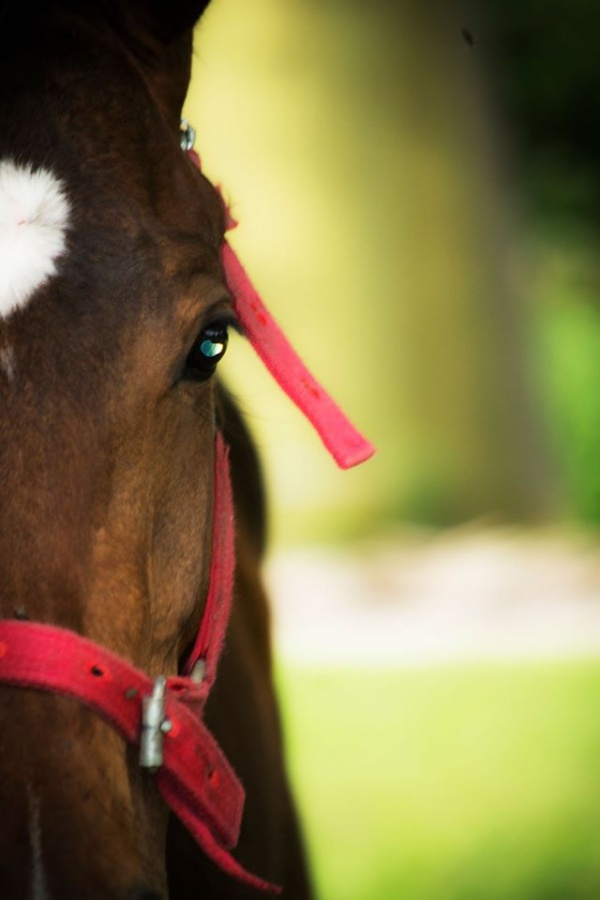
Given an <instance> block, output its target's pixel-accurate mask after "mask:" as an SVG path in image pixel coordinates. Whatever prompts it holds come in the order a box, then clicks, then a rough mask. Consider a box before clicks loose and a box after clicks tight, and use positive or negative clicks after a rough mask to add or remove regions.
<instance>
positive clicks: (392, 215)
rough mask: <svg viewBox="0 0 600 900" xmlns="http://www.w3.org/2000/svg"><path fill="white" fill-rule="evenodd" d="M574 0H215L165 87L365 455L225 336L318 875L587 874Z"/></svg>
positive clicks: (584, 381) (597, 230)
mask: <svg viewBox="0 0 600 900" xmlns="http://www.w3.org/2000/svg"><path fill="white" fill-rule="evenodd" d="M599 34H600V4H598V3H597V2H596V0H544V2H543V3H542V2H539V0H480V2H476V0H473V2H472V3H471V4H470V5H468V4H463V3H461V2H458V0H429V2H427V3H423V2H422V0H372V2H371V3H369V4H366V3H363V2H358V0H304V2H302V3H300V2H299V0H253V2H252V3H248V2H247V0H214V4H213V5H212V6H211V7H210V8H209V11H208V12H207V14H206V16H205V18H204V20H203V22H202V23H201V27H200V28H199V29H198V34H197V37H196V56H195V66H194V78H193V82H192V88H191V91H190V95H189V98H188V103H187V108H186V114H187V116H188V118H189V119H190V120H191V122H192V123H193V124H194V126H195V127H196V130H197V134H198V138H197V149H198V150H199V151H200V153H201V155H202V159H203V165H204V168H205V170H206V171H207V173H208V174H209V175H210V177H211V178H212V179H213V180H214V181H216V182H221V183H222V184H223V186H224V189H225V192H226V194H227V196H228V197H229V199H230V200H231V202H232V205H233V209H234V213H235V215H236V217H237V218H238V219H239V220H240V223H241V224H240V227H239V228H238V229H237V231H236V232H235V233H234V234H233V235H232V241H233V242H234V244H235V246H236V248H237V250H238V252H239V253H240V255H241V257H242V259H243V260H244V262H245V264H246V266H247V268H248V269H249V270H250V272H251V274H252V276H253V278H254V281H255V282H256V284H257V286H258V287H259V288H260V290H261V292H262V293H263V296H264V297H265V299H266V301H267V302H268V304H269V306H270V308H271V309H272V311H273V312H274V313H275V315H276V316H277V318H278V319H279V321H280V322H281V324H282V325H283V327H284V329H285V330H286V331H287V333H288V334H289V335H291V336H292V337H293V339H294V342H295V344H296V346H297V348H298V349H299V350H300V352H301V353H302V355H303V357H304V358H305V360H306V361H307V362H308V363H309V365H310V367H311V368H312V369H313V371H314V372H315V373H316V374H317V376H318V377H319V378H320V379H321V380H322V381H323V383H324V384H325V385H326V386H327V387H328V389H330V391H331V392H332V393H333V394H334V396H335V397H336V398H337V399H338V400H339V401H340V402H341V404H342V406H343V407H344V408H345V409H346V410H347V411H348V413H349V414H350V415H351V417H352V418H353V419H354V421H355V422H356V423H357V424H358V425H359V426H360V427H361V429H362V430H363V431H365V432H366V433H367V434H368V436H369V437H370V438H371V439H372V440H373V441H374V442H375V443H376V444H377V446H378V454H377V456H376V457H375V458H374V459H373V460H371V461H370V462H369V463H367V464H366V465H364V466H363V467H361V468H360V469H358V470H355V471H351V472H345V473H342V472H338V471H337V470H336V469H335V467H334V465H333V463H332V462H331V461H330V459H329V458H328V456H327V454H326V453H325V452H324V451H323V448H322V447H321V445H320V444H319V441H318V439H317V438H316V437H315V436H314V435H313V434H312V432H311V430H310V428H309V426H308V425H307V424H306V423H305V422H304V421H303V419H302V417H301V416H300V415H299V414H298V413H297V411H296V410H295V409H293V407H292V406H291V404H290V403H289V401H287V400H286V399H285V398H284V397H283V396H282V395H281V394H280V392H279V390H278V388H277V386H276V385H275V384H274V383H273V382H272V380H271V379H270V378H269V376H268V375H267V374H266V373H265V372H264V371H263V370H262V368H261V366H260V364H259V362H258V360H257V359H256V358H255V357H254V355H253V352H252V350H251V349H250V348H248V347H247V346H245V345H244V343H243V341H241V340H234V341H232V347H231V352H230V353H229V354H228V357H227V360H226V362H225V363H224V365H223V371H224V372H225V374H226V377H227V378H228V380H229V382H230V384H231V385H232V386H233V388H234V390H235V392H236V393H237V395H238V396H239V398H240V402H241V405H242V407H243V409H244V410H245V412H246V415H247V418H248V420H249V423H250V425H251V427H252V429H253V431H254V433H255V436H256V439H257V442H258V444H259V446H260V448H261V452H262V455H263V459H264V460H265V466H266V473H267V480H268V483H269V488H270V496H271V531H272V541H271V546H272V555H271V557H270V561H269V566H268V577H269V581H270V584H271V589H272V593H273V597H274V619H275V629H276V636H277V641H278V678H279V685H280V692H281V695H282V698H283V702H284V715H285V723H286V734H287V742H288V747H289V753H290V758H291V763H292V770H293V775H294V780H295V783H296V790H297V794H298V797H299V801H300V805H301V809H302V814H303V819H304V822H305V829H306V834H307V842H308V845H309V849H310V852H311V857H312V859H313V868H314V872H315V879H316V883H317V887H318V892H319V897H320V898H321V900H371V898H377V900H392V898H403V900H442V898H443V900H526V898H527V900H593V898H598V897H600V776H599V774H598V772H599V767H598V759H599V755H600V715H599V701H600V662H599V660H600V559H599V556H598V547H599V542H598V536H597V528H598V524H599V523H600V396H599V395H600V266H599V263H598V260H599V258H600V257H599V255H598V249H599V244H600V123H599V122H598V119H599V118H600V113H599V110H600V104H599V102H598V97H599V96H600V65H599V64H598V35H599Z"/></svg>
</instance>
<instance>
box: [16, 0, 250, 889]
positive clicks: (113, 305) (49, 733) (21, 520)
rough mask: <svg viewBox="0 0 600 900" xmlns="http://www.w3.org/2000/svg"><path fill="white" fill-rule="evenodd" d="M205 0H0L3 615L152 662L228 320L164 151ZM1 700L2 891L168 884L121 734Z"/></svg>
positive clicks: (180, 620) (175, 656) (197, 485)
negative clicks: (34, 8) (30, 2)
mask: <svg viewBox="0 0 600 900" xmlns="http://www.w3.org/2000/svg"><path fill="white" fill-rule="evenodd" d="M206 5H207V3H205V2H199V0H195V2H185V0H168V2H167V0H145V2H142V0H140V2H135V0H131V2H129V3H119V2H110V0H108V2H99V0H98V2H94V0H89V2H88V0H86V2H83V0H64V2H58V0H57V2H49V3H48V4H46V6H45V7H44V9H43V10H42V9H41V7H40V10H41V11H39V12H37V13H36V17H35V18H32V14H31V10H30V9H29V8H27V7H25V8H24V5H23V4H21V3H18V2H14V0H9V2H6V3H4V4H2V5H1V6H0V45H1V54H0V56H1V60H2V62H1V76H0V122H1V127H0V573H1V580H0V617H1V618H2V619H4V620H8V619H16V620H24V621H30V622H36V623H42V624H48V625H52V626H59V627H60V628H63V629H68V630H70V631H73V632H75V633H77V634H81V635H85V636H86V637H87V638H88V639H90V640H91V641H93V642H95V643H97V644H98V645H101V646H102V647H105V648H108V650H109V651H112V652H113V653H114V654H118V655H119V657H122V658H124V659H126V660H128V661H129V662H130V663H131V664H132V665H133V666H135V667H137V668H138V669H139V670H143V671H144V672H145V673H147V674H148V675H149V676H150V677H155V676H158V675H163V674H164V675H167V676H177V674H178V673H179V672H180V671H181V666H182V664H183V662H182V661H183V660H184V659H185V656H186V652H187V651H188V650H189V647H190V645H191V644H192V643H193V641H194V638H195V635H196V633H197V630H198V626H199V622H200V619H201V616H202V611H203V606H204V601H205V598H206V596H207V592H208V587H209V573H210V563H211V543H212V528H211V523H212V517H213V505H214V504H213V483H214V472H215V433H216V428H217V419H218V416H219V414H220V413H219V408H221V410H222V407H223V401H219V399H218V396H217V391H216V387H215V378H214V374H215V372H216V369H217V366H218V362H219V360H220V358H221V357H222V355H223V353H224V350H225V347H226V344H227V329H228V327H229V326H230V325H231V324H234V323H235V317H234V313H233V309H232V305H231V300H230V297H229V294H228V291H227V289H226V286H225V282H224V278H223V272H222V265H221V260H220V246H221V243H222V240H223V234H224V229H225V224H226V220H225V210H224V207H223V203H222V200H221V198H220V196H219V194H218V193H217V191H216V190H215V189H214V188H213V186H212V185H211V184H210V183H209V182H208V181H207V180H206V179H205V178H204V177H203V175H202V174H201V173H200V172H199V170H198V169H197V167H196V166H194V165H193V163H192V161H191V160H190V159H189V158H188V156H187V155H186V154H185V153H184V152H182V149H181V147H180V124H179V123H180V115H181V106H182V103H183V100H184V97H185V92H186V89H187V85H188V80H189V72H190V59H191V29H192V27H193V25H194V23H195V22H196V21H197V20H198V19H199V17H200V15H201V14H202V12H203V10H204V8H205V7H206ZM221 414H222V412H221ZM1 651H2V647H1V645H0V652H1ZM58 665H60V662H59V663H58ZM0 718H1V721H2V728H1V730H0V793H1V795H2V816H1V819H2V821H1V822H0V896H2V897H3V898H6V900H20V898H27V897H33V898H36V900H37V898H42V900H43V898H49V897H52V898H54V900H56V898H71V897H72V898H75V897H77V898H83V897H85V898H90V900H94V898H115V900H117V898H123V900H124V898H137V897H154V896H156V897H163V896H166V872H165V862H164V860H165V834H166V824H167V807H166V806H165V804H164V802H163V801H162V799H161V797H160V795H159V792H158V791H157V788H156V784H155V782H154V780H153V778H152V777H150V776H148V774H147V773H145V772H143V771H141V770H140V768H139V765H138V760H137V755H136V753H134V752H133V751H132V749H131V748H130V747H128V746H127V744H126V743H125V742H124V740H123V739H122V737H121V736H120V735H119V734H118V733H116V732H115V730H114V729H113V728H111V727H109V725H108V724H106V723H105V722H104V721H103V719H102V718H101V717H99V716H98V715H96V714H95V713H94V712H93V711H91V710H90V709H89V708H87V707H86V706H85V705H84V704H82V703H79V702H76V701H74V700H73V699H69V698H66V697H63V696H60V695H59V694H57V693H48V692H40V691H36V690H33V689H31V690H29V689H24V690H19V691H16V690H14V689H11V688H10V687H6V686H4V687H0Z"/></svg>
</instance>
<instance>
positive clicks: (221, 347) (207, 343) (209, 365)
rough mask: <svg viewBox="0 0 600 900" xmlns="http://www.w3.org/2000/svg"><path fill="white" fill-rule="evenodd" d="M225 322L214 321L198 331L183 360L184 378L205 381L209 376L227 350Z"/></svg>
mask: <svg viewBox="0 0 600 900" xmlns="http://www.w3.org/2000/svg"><path fill="white" fill-rule="evenodd" d="M227 324H228V323H220V322H216V323H215V324H214V325H208V326H207V327H206V328H204V329H203V330H202V331H201V332H200V334H199V335H198V337H197V338H196V340H195V342H194V346H193V347H192V349H191V350H190V352H189V354H188V357H187V359H186V361H185V366H184V370H183V377H184V378H191V379H194V380H195V381H206V380H207V379H208V378H210V376H211V375H212V374H213V372H214V371H215V369H216V368H217V363H218V362H219V360H221V359H223V357H224V356H225V351H226V350H227V341H228V340H229V334H228V331H227Z"/></svg>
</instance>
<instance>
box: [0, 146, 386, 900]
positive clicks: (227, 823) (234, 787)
mask: <svg viewBox="0 0 600 900" xmlns="http://www.w3.org/2000/svg"><path fill="white" fill-rule="evenodd" d="M188 153H189V156H190V157H191V159H192V161H193V162H194V163H195V164H196V165H198V166H199V164H200V161H199V158H198V156H197V154H196V153H195V152H194V151H193V150H189V151H188ZM228 215H229V210H228ZM234 225H235V222H234V221H233V220H232V219H231V217H229V227H233V226H234ZM222 261H223V268H224V271H225V276H226V279H227V284H228V287H229V290H230V291H231V294H232V297H233V301H234V305H235V310H236V314H237V316H238V319H239V321H240V324H241V326H242V328H243V329H244V332H245V334H246V336H247V337H248V339H249V340H250V342H251V343H252V345H253V347H254V349H255V350H256V352H257V353H258V355H259V356H260V358H261V359H262V361H263V362H264V364H265V365H266V367H267V369H268V370H269V371H270V372H271V374H272V375H273V377H274V378H275V379H276V381H277V382H278V383H279V384H280V386H281V387H282V388H283V390H284V391H285V392H286V393H287V395H288V396H289V397H290V398H291V399H292V400H293V401H294V403H295V404H296V405H297V406H298V407H299V408H300V410H301V411H302V412H303V413H304V414H305V416H306V417H307V418H308V419H309V421H310V422H311V423H312V424H313V426H314V427H315V429H316V431H317V432H318V434H319V435H320V437H321V439H322V440H323V443H324V444H325V446H326V447H327V449H328V450H329V451H330V453H331V454H332V456H333V457H334V459H335V460H336V462H337V463H338V464H339V465H340V466H341V467H342V468H349V467H350V466H354V465H356V464H357V463H360V462H363V461H364V460H366V459H368V458H369V457H370V456H371V455H372V454H373V452H374V448H373V446H372V445H371V444H370V443H369V442H368V441H367V440H365V438H364V437H363V436H362V435H361V434H360V433H359V432H358V431H357V430H356V429H355V428H354V426H353V425H352V424H351V423H350V422H349V421H348V419H347V418H346V417H345V415H344V414H343V413H342V411H341V410H340V409H339V407H338V406H337V405H336V404H335V403H334V401H333V400H332V399H331V397H330V396H329V394H327V392H326V391H325V390H324V389H323V388H322V387H321V385H320V384H319V383H318V382H317V381H316V380H315V379H314V378H313V376H312V375H311V374H310V372H309V371H308V369H307V368H306V366H305V365H304V363H303V362H302V361H301V359H300V358H299V356H298V355H297V354H296V352H295V351H294V349H293V347H292V346H291V344H290V343H289V341H288V340H287V338H286V337H285V335H284V334H283V333H282V331H281V329H280V328H279V326H278V325H277V323H276V322H275V321H274V319H273V318H272V316H271V315H270V313H269V312H268V310H267V309H266V307H265V305H264V303H263V302H262V300H261V298H260V296H259V295H258V293H257V292H256V290H255V289H254V287H253V285H252V283H251V282H250V279H249V278H248V275H247V274H246V272H245V270H244V268H243V266H242V264H241V263H240V261H239V259H238V258H237V256H236V254H235V252H234V251H233V249H232V248H231V246H230V245H229V244H228V243H227V241H224V242H223V248H222ZM233 514H234V510H233V498H232V492H231V481H230V477H229V463H228V453H227V448H226V446H225V444H224V442H223V439H222V438H221V435H220V434H219V433H217V437H216V446H215V500H214V512H213V543H212V558H211V570H210V586H209V592H208V597H207V600H206V606H205V609H204V613H203V616H202V621H201V623H200V628H199V631H198V637H197V638H196V642H195V644H194V647H193V650H192V652H191V654H190V657H189V659H188V660H187V661H186V663H185V665H184V667H183V672H184V677H172V678H168V679H166V684H165V685H164V694H165V697H164V714H163V712H161V714H160V716H159V720H158V723H157V728H155V731H156V732H157V733H158V732H160V735H159V736H158V741H159V744H162V748H161V749H162V752H161V762H160V764H159V765H158V766H157V767H156V768H157V771H156V783H157V785H158V787H159V789H160V791H161V793H162V795H163V797H164V799H165V801H166V803H167V804H168V805H169V807H170V808H171V809H172V811H173V812H174V813H175V815H176V816H177V817H178V818H179V819H180V820H181V821H182V822H183V824H184V825H185V826H186V828H187V829H188V830H189V831H190V833H191V834H192V835H193V837H194V838H195V840H196V841H197V842H198V844H199V846H200V847H201V848H202V850H203V851H204V852H205V853H206V854H207V856H209V857H210V859H212V860H213V861H214V862H215V863H216V864H217V865H219V866H220V867H221V868H222V869H223V870H224V871H225V872H227V873H229V874H230V875H232V876H233V877H234V878H237V879H238V880H240V881H243V882H245V883H247V884H249V885H251V886H253V887H256V888H260V889H262V890H265V891H270V892H272V893H278V892H279V891H280V889H279V888H278V887H276V886H275V885H271V884H268V883H267V882H265V881H263V880H262V879H260V878H258V877H256V876H255V875H252V874H250V873H249V872H247V871H246V870H245V869H243V868H242V866H240V864H239V863H238V862H237V861H236V860H235V859H234V858H233V856H231V854H230V852H229V850H230V849H231V848H232V847H234V846H235V845H236V843H237V840H238V835H239V828H240V821H241V815H242V809H243V804H244V791H243V788H242V786H241V784H240V782H239V780H238V778H237V776H236V775H235V773H234V771H233V769H232V768H231V766H230V765H229V763H228V762H227V760H226V759H225V756H224V755H223V753H222V752H221V750H220V748H219V746H218V744H217V743H216V741H215V739H214V738H213V737H212V735H211V734H210V732H209V731H208V729H207V728H206V726H205V725H204V723H203V721H202V712H203V708H204V703H205V701H206V698H207V697H208V694H209V692H210V689H211V687H212V685H213V683H214V680H215V677H216V670H217V664H218V661H219V655H220V652H221V648H222V645H223V640H224V637H225V632H226V629H227V623H228V621H229V614H230V609H231V598H232V592H233V575H234V564H235V559H234V522H233ZM0 684H7V685H12V686H14V687H21V688H34V689H36V690H41V691H50V692H53V693H57V694H60V695H62V696H65V697H71V698H73V699H75V700H78V701H79V702H81V703H83V704H85V705H86V706H88V707H89V708H90V709H93V710H94V711H95V712H96V713H98V715H99V716H101V717H102V718H103V719H104V720H105V721H106V722H108V723H109V724H110V725H111V726H112V727H113V728H115V730H116V731H118V732H119V734H121V736H122V737H123V738H124V739H125V740H126V741H127V742H128V743H131V744H135V745H140V743H143V739H144V737H143V732H144V728H145V727H146V726H145V721H146V720H145V713H144V708H145V702H146V703H148V699H149V698H150V697H153V696H154V692H155V689H156V682H152V681H151V679H150V678H149V677H148V676H147V675H146V674H145V673H144V672H141V671H140V670H139V669H136V668H135V667H134V666H132V665H131V663H129V662H128V661H127V660H125V659H123V658H122V657H119V656H117V655H116V654H114V653H111V652H110V651H109V650H106V649H105V648H103V647H101V646H100V645H98V644H95V643H94V642H93V641H89V640H87V639H86V638H83V637H81V636H80V635H78V634H75V633H74V632H72V631H68V630H66V629H63V628H56V627H54V626H51V625H42V624H38V623H34V622H21V621H18V622H17V621H12V620H11V621H9V620H3V621H0ZM150 702H152V701H150ZM160 708H161V709H162V707H160ZM161 717H162V718H161ZM155 724H156V723H155ZM163 734H164V740H163V737H162V735H163Z"/></svg>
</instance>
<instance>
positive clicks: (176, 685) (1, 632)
mask: <svg viewBox="0 0 600 900" xmlns="http://www.w3.org/2000/svg"><path fill="white" fill-rule="evenodd" d="M233 567H234V523H233V502H232V493H231V482H230V477H229V463H228V451H227V447H226V445H225V442H224V441H223V439H222V437H221V435H220V434H219V433H217V439H216V447H215V505H214V511H213V549H212V562H211V573H210V588H209V594H208V598H207V602H206V606H205V609H204V613H203V616H202V621H201V624H200V630H199V634H198V639H197V641H196V644H195V646H194V649H193V651H192V653H191V655H190V657H189V660H188V661H187V662H186V664H185V667H184V670H185V673H186V674H188V673H191V672H193V670H194V667H195V666H196V665H197V664H198V662H199V661H200V660H201V659H203V660H204V667H203V668H204V679H203V680H202V681H201V683H197V682H196V680H192V679H191V678H187V677H183V678H181V677H173V678H169V679H167V682H166V691H165V694H166V696H165V710H164V721H165V722H166V723H168V730H165V733H164V741H163V748H162V749H163V760H162V765H161V766H160V768H159V769H158V771H157V773H156V783H157V785H158V787H159V789H160V791H161V793H162V795H163V797H164V799H165V801H166V803H167V804H168V805H169V807H170V808H171V809H172V811H173V812H174V813H175V815H176V816H177V817H178V818H179V819H180V820H181V821H182V822H183V824H184V825H185V826H186V828H187V829H188V830H189V831H190V833H191V834H192V835H193V837H194V838H195V840H196V841H197V843H198V844H199V846H200V847H201V848H202V850H203V851H204V852H205V853H206V855H207V856H208V857H210V859H212V860H213V861H214V862H215V863H216V864H217V865H218V866H220V867H221V868H222V869H223V870H224V871H225V872H227V873H228V874H229V875H232V876H233V877H234V878H237V879H238V880H239V881H243V882H245V883H246V884H249V885H251V886H253V887H255V888H260V889H262V890H265V891H269V892H271V893H278V892H279V889H278V888H277V887H275V886H274V885H271V884H268V883H267V882H265V881H263V880H262V879H261V878H258V877H256V876H255V875H252V874H251V873H249V872H247V871H246V870H245V869H244V868H243V867H242V866H240V864H239V863H238V862H237V861H236V860H235V859H234V858H233V857H232V856H231V854H230V853H229V849H231V848H232V847H234V846H235V845H236V844H237V840H238V836H239V829H240V822H241V817H242V810H243V806H244V790H243V788H242V785H241V784H240V781H239V779H238V778H237V776H236V774H235V772H234V771H233V769H232V768H231V766H230V765H229V763H228V762H227V760H226V758H225V756H224V755H223V753H222V751H221V749H220V747H219V746H218V744H217V743H216V741H215V739H214V738H213V736H212V735H211V733H210V732H209V731H208V729H207V728H206V726H205V725H204V723H203V721H202V718H201V716H202V710H203V706H204V702H205V700H206V697H207V696H208V693H209V691H210V688H211V685H212V683H213V681H214V678H215V675H216V668H217V663H218V659H219V655H220V651H221V647H222V643H223V638H224V635H225V630H226V628H227V622H228V619H229V612H230V606H231V596H232V589H233ZM0 684H6V685H12V686H13V687H21V688H34V689H36V690H41V691H49V692H51V693H57V694H60V695H62V696H64V697H70V698H73V699H75V700H78V701H79V702H80V703H83V704H85V705H86V706H88V707H89V708H90V709H92V710H94V711H95V712H96V713H98V715H99V716H101V718H103V719H104V720H105V721H106V722H107V723H108V724H109V725H111V726H112V727H113V728H114V729H115V730H116V731H117V732H118V733H119V734H120V735H121V736H122V737H123V738H124V739H125V740H126V741H127V742H128V743H130V744H134V745H139V744H140V739H141V734H142V727H143V702H144V699H145V698H148V697H150V696H151V694H152V692H153V687H154V684H153V682H152V680H151V679H150V678H149V677H148V676H147V675H146V674H145V673H144V672H141V671H140V670H139V669H136V668H135V667H134V666H132V665H131V663H129V662H128V661H127V660H125V659H123V658H122V657H120V656H117V655H116V654H115V653H112V652H111V651H109V650H107V649H105V648H104V647H101V646H100V645H99V644H96V643H94V642H93V641H90V640H87V639H86V638H83V637H81V636H80V635H78V634H75V632H73V631H69V630H67V629H64V628H56V627H54V626H51V625H42V624H39V623H35V622H20V621H19V622H17V621H12V620H3V621H0Z"/></svg>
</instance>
